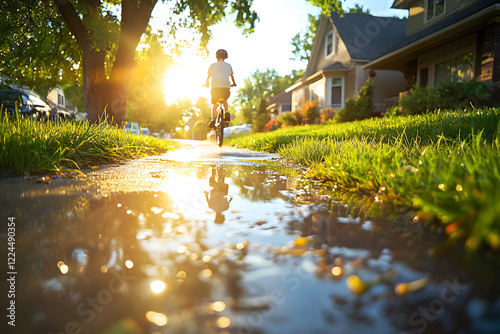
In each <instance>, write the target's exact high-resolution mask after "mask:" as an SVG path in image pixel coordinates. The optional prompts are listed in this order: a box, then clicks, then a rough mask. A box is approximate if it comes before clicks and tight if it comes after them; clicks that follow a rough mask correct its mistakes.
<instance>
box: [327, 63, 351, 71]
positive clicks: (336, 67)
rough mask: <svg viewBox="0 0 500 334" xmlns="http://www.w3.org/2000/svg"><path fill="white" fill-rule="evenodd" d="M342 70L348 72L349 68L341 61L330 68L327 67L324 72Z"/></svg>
mask: <svg viewBox="0 0 500 334" xmlns="http://www.w3.org/2000/svg"><path fill="white" fill-rule="evenodd" d="M342 70H347V67H346V66H345V65H344V64H342V63H341V62H340V61H336V62H335V63H333V64H331V65H330V66H327V67H325V68H324V69H323V71H325V72H328V71H342Z"/></svg>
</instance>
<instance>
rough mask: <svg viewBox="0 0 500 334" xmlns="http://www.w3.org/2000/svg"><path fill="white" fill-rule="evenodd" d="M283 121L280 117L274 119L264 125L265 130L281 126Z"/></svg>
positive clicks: (272, 129)
mask: <svg viewBox="0 0 500 334" xmlns="http://www.w3.org/2000/svg"><path fill="white" fill-rule="evenodd" d="M281 125H282V122H281V121H280V120H279V119H278V118H275V119H272V120H270V121H269V122H267V124H266V125H265V126H264V132H269V131H274V130H277V129H279V128H280V127H281Z"/></svg>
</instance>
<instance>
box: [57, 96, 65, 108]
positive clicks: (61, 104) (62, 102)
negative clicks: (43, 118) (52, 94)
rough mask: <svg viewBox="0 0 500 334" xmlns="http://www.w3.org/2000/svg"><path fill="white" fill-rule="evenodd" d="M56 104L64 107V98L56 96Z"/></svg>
mask: <svg viewBox="0 0 500 334" xmlns="http://www.w3.org/2000/svg"><path fill="white" fill-rule="evenodd" d="M57 104H58V105H60V106H63V107H64V96H62V95H61V94H57Z"/></svg>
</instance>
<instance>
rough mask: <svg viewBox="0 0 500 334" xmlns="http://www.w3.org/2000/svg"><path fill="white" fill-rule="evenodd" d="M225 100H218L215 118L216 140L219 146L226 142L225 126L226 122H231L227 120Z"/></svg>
mask: <svg viewBox="0 0 500 334" xmlns="http://www.w3.org/2000/svg"><path fill="white" fill-rule="evenodd" d="M224 102H226V101H225V100H224V99H219V101H217V117H216V118H215V141H216V142H217V144H218V145H219V147H221V146H222V144H223V143H224V127H225V126H226V125H227V124H226V123H228V124H229V122H226V120H225V110H224Z"/></svg>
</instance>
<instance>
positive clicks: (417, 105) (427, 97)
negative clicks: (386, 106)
mask: <svg viewBox="0 0 500 334" xmlns="http://www.w3.org/2000/svg"><path fill="white" fill-rule="evenodd" d="M491 87H492V85H491V84H487V83H483V82H477V81H475V80H470V81H468V82H450V81H448V82H441V83H439V84H437V85H436V87H420V86H418V85H415V86H414V87H413V88H412V89H411V91H410V95H408V96H405V97H403V98H402V99H401V100H399V103H398V105H399V106H400V107H401V108H400V109H401V114H402V115H416V114H423V113H427V112H430V111H435V110H438V109H465V108H469V107H471V105H472V106H474V107H482V106H484V105H487V104H488V103H489V102H490V98H491V92H490V88H491Z"/></svg>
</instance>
